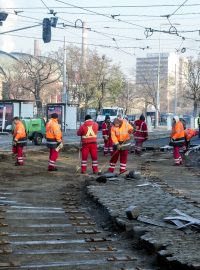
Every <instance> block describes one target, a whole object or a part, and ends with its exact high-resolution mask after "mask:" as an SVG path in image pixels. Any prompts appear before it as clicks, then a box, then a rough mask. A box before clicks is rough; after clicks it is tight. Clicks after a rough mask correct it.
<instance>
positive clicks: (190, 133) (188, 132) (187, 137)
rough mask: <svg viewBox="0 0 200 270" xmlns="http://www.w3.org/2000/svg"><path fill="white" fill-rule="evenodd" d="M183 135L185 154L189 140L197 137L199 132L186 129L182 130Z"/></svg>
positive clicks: (188, 146)
mask: <svg viewBox="0 0 200 270" xmlns="http://www.w3.org/2000/svg"><path fill="white" fill-rule="evenodd" d="M184 134H185V149H184V152H187V151H188V150H189V148H190V140H191V139H192V138H193V137H194V136H197V135H199V131H197V130H195V129H192V128H186V129H185V130H184Z"/></svg>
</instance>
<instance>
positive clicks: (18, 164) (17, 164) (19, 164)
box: [15, 162, 24, 166]
mask: <svg viewBox="0 0 200 270" xmlns="http://www.w3.org/2000/svg"><path fill="white" fill-rule="evenodd" d="M23 165H24V163H18V162H15V166H23Z"/></svg>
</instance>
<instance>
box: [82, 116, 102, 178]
mask: <svg viewBox="0 0 200 270" xmlns="http://www.w3.org/2000/svg"><path fill="white" fill-rule="evenodd" d="M97 133H98V124H97V123H96V122H94V121H93V120H92V118H91V116H90V115H89V114H88V115H86V116H85V122H84V123H83V125H81V126H80V128H79V129H78V131H77V135H78V136H81V142H82V148H81V153H82V158H81V173H82V174H85V173H86V171H87V160H88V155H89V153H90V155H91V158H92V169H93V173H94V174H98V155H97Z"/></svg>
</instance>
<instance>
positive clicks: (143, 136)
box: [133, 114, 148, 155]
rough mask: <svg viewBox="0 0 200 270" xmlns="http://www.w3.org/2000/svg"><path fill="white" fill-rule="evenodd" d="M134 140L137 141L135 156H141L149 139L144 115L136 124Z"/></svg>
mask: <svg viewBox="0 0 200 270" xmlns="http://www.w3.org/2000/svg"><path fill="white" fill-rule="evenodd" d="M133 135H134V140H135V154H136V155H141V153H142V145H143V142H144V141H146V140H147V139H148V130H147V124H146V122H145V117H144V115H143V114H141V115H140V119H139V120H136V121H135V122H134V133H133Z"/></svg>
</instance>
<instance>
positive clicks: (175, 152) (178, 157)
mask: <svg viewBox="0 0 200 270" xmlns="http://www.w3.org/2000/svg"><path fill="white" fill-rule="evenodd" d="M179 150H180V147H179V146H174V149H173V156H174V163H175V164H178V165H180V164H182V157H181V154H180V152H179Z"/></svg>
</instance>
